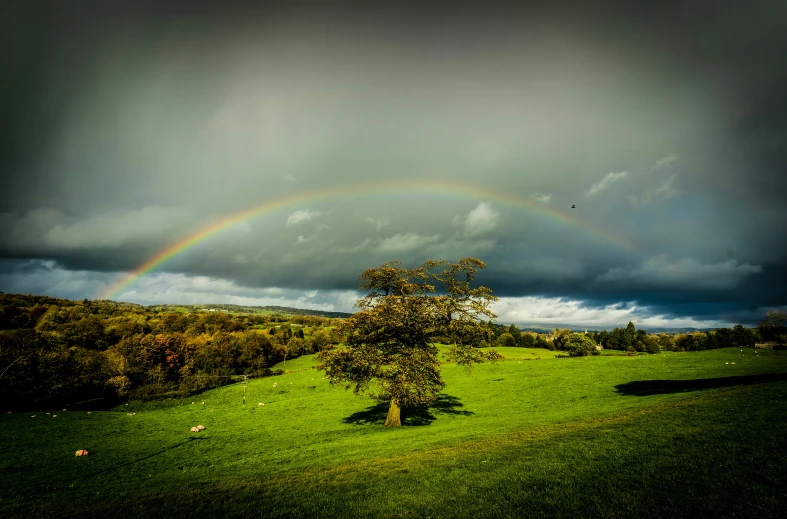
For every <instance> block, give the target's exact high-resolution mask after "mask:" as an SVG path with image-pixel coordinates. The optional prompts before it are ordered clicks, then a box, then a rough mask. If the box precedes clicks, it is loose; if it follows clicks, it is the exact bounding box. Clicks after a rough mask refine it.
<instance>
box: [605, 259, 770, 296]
mask: <svg viewBox="0 0 787 519" xmlns="http://www.w3.org/2000/svg"><path fill="white" fill-rule="evenodd" d="M760 272H762V267H761V266H759V265H749V264H738V262H737V261H735V260H732V259H730V260H727V261H724V262H720V263H714V264H702V263H700V262H699V261H697V260H696V259H693V258H681V259H679V260H677V261H670V259H669V258H668V257H667V256H666V255H660V256H655V257H653V258H649V259H647V260H645V261H643V262H642V263H640V264H639V265H637V266H625V267H613V268H611V269H609V270H608V271H607V272H606V273H604V274H602V275H600V276H598V277H596V281H597V282H600V283H609V284H613V285H614V284H616V283H623V284H625V285H626V286H628V287H630V288H634V287H636V288H646V289H662V290H663V289H673V290H674V289H684V290H685V289H709V290H727V289H730V288H735V287H736V286H738V285H739V284H740V283H741V281H742V280H743V279H745V278H746V277H748V276H751V275H754V274H759V273H760Z"/></svg>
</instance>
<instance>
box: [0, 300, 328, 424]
mask: <svg viewBox="0 0 787 519" xmlns="http://www.w3.org/2000/svg"><path fill="white" fill-rule="evenodd" d="M335 321H336V320H335V319H331V318H327V317H312V316H306V315H300V316H296V317H294V318H293V319H292V320H291V321H287V316H282V315H280V314H273V315H260V314H250V315H246V314H231V313H227V312H221V311H204V312H185V313H184V312H177V311H170V310H162V309H160V308H159V309H150V308H145V307H143V306H140V305H134V304H127V303H114V302H111V301H88V300H84V301H81V302H75V301H67V300H62V299H54V298H50V297H39V296H18V295H8V294H2V293H0V401H2V402H3V403H4V404H5V405H6V407H8V408H10V409H14V408H28V407H41V406H44V405H57V406H60V405H71V404H75V403H79V402H84V401H89V400H94V399H110V400H111V399H113V398H118V397H123V398H147V397H152V396H162V395H186V394H188V393H189V392H193V391H198V390H201V389H205V388H207V387H215V386H218V385H221V384H225V383H228V382H231V381H232V380H233V376H237V375H241V374H246V375H252V376H263V375H267V374H270V370H269V366H272V365H273V364H276V363H278V362H281V361H282V360H284V361H285V362H286V360H287V359H291V358H294V357H298V356H300V355H303V354H306V353H312V352H314V351H317V350H319V349H321V348H325V347H326V346H327V345H328V344H330V343H338V342H340V340H341V338H340V337H338V336H337V335H336V334H335V333H334V332H333V325H334V324H335Z"/></svg>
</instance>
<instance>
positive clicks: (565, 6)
mask: <svg viewBox="0 0 787 519" xmlns="http://www.w3.org/2000/svg"><path fill="white" fill-rule="evenodd" d="M528 5H529V7H527V8H526V9H525V8H522V7H518V8H511V7H506V8H503V7H502V6H501V7H498V6H493V5H491V4H484V6H480V5H478V6H473V7H465V6H461V5H452V6H450V8H449V6H446V5H444V4H438V3H434V4H430V5H426V4H418V5H412V6H407V5H404V4H397V5H384V4H379V5H378V4H373V3H372V4H366V5H365V7H364V8H362V9H359V8H357V7H355V6H350V5H349V4H347V5H344V6H326V5H323V4H319V5H318V4H313V5H307V4H285V3H281V4H278V5H274V4H269V3H267V4H264V5H262V6H260V5H258V4H256V3H242V2H231V3H221V4H217V3H208V2H204V3H193V2H192V3H187V4H186V3H173V2H168V3H162V2H155V3H153V2H150V3H141V4H140V3H134V4H117V3H106V2H79V3H76V4H74V3H68V4H66V3H63V2H16V3H8V4H5V5H4V6H3V8H2V9H3V13H2V14H3V16H1V17H0V18H2V21H0V29H2V30H0V33H2V36H0V37H2V38H3V42H4V48H5V49H7V50H6V52H5V53H3V55H2V57H0V60H2V62H1V63H2V66H3V70H4V71H5V72H7V73H6V74H4V75H5V76H7V77H8V78H11V79H10V80H8V81H3V82H2V85H0V89H1V90H0V99H2V101H0V103H1V104H0V107H1V108H2V114H3V116H4V122H5V123H6V124H5V125H4V128H3V129H2V130H0V157H2V159H0V175H2V182H3V189H2V190H0V204H2V205H0V255H2V256H3V257H5V258H16V259H19V260H25V259H28V258H37V259H39V260H42V261H50V260H51V261H54V262H56V263H46V264H45V265H50V266H52V265H56V267H51V268H56V269H62V270H64V271H71V272H83V273H86V272H93V273H94V274H84V275H81V276H82V277H78V276H77V277H73V278H68V281H67V282H66V281H65V279H66V278H67V276H66V275H65V274H62V275H61V271H60V270H57V276H61V277H58V278H57V281H52V283H58V286H61V287H68V288H67V290H68V292H67V293H69V294H71V293H74V294H77V293H78V292H79V289H78V288H77V287H78V286H79V283H80V282H83V283H85V288H84V289H83V294H84V295H93V293H91V292H90V291H91V290H92V287H95V286H100V285H101V283H107V282H108V281H107V280H108V279H109V278H110V277H111V276H112V275H113V274H114V273H116V272H120V271H128V270H131V269H133V268H134V267H135V266H137V265H139V264H140V263H142V262H144V261H145V260H146V259H148V258H149V257H151V256H152V255H153V254H154V253H156V252H157V251H159V250H161V249H163V248H165V247H167V246H169V245H171V244H173V243H176V242H177V241H179V240H180V239H182V238H183V237H184V236H188V235H189V234H190V233H193V232H194V231H196V230H198V229H200V228H202V227H203V226H205V225H207V224H209V223H211V222H214V221H217V220H218V219H221V218H223V217H226V216H227V215H229V214H231V213H233V212H235V211H237V210H239V209H242V208H248V207H253V206H254V205H257V204H259V203H261V202H263V201H265V200H274V199H276V198H278V197H282V196H288V195H292V194H294V193H298V192H301V191H304V190H308V189H319V188H320V187H335V186H354V185H357V184H358V183H359V182H362V181H367V180H375V179H393V178H400V177H409V178H418V179H426V178H429V179H442V180H444V181H457V182H462V183H463V184H469V185H477V186H483V187H485V188H488V189H492V190H496V191H499V192H502V193H505V194H508V195H512V196H518V197H520V198H522V199H528V200H531V199H532V200H540V201H541V203H544V204H548V205H549V206H550V207H555V208H559V210H561V211H562V210H564V209H563V208H565V210H566V211H568V210H569V209H568V208H569V207H570V206H571V204H577V205H578V208H577V209H576V210H572V211H574V212H572V213H571V214H572V215H573V216H575V217H577V218H578V219H580V220H582V221H583V222H590V223H592V224H594V225H595V226H597V227H599V228H601V229H603V230H604V232H605V233H608V234H614V235H617V236H620V237H622V238H625V239H628V240H629V241H631V242H634V243H636V244H637V247H638V249H637V251H636V252H632V251H628V250H623V249H621V248H618V247H616V246H615V245H613V244H611V243H609V242H605V241H604V239H603V238H601V237H599V236H592V235H588V233H586V232H584V231H582V230H581V229H579V228H578V227H576V228H560V227H558V226H555V225H554V224H552V223H550V222H549V221H547V220H545V219H543V218H538V217H535V216H534V215H533V214H532V213H526V212H522V211H518V210H516V209H513V208H511V207H505V206H503V205H501V204H500V203H499V202H497V201H496V200H487V199H484V198H483V197H479V198H477V199H469V198H468V199H450V198H445V197H441V196H438V195H437V194H436V193H432V194H430V195H428V196H426V197H424V198H418V199H417V200H413V199H411V197H406V196H398V197H390V198H386V197H383V196H378V197H365V198H359V197H355V198H347V199H344V200H333V201H331V200H327V201H322V202H317V201H315V202H305V203H304V204H301V205H297V206H296V205H293V206H292V207H287V208H283V209H282V210H281V211H278V212H275V213H272V214H269V215H265V216H264V217H262V218H260V219H255V220H249V221H247V222H245V223H244V224H243V225H240V226H236V227H233V228H232V229H229V230H228V231H227V232H226V233H222V234H221V235H218V236H216V237H214V238H212V239H210V240H207V241H206V242H205V243H203V244H201V245H199V246H197V247H196V248H194V249H193V250H192V251H190V252H189V253H188V254H183V255H181V256H178V257H176V258H175V259H173V260H172V261H170V262H168V263H166V264H164V265H162V266H161V267H160V271H162V272H166V273H169V274H171V275H172V276H175V275H177V274H180V273H182V274H188V275H194V276H211V277H213V278H216V279H223V280H231V281H233V282H234V285H233V287H235V288H232V290H235V291H236V292H237V293H236V295H235V296H234V297H248V294H247V293H245V292H243V290H246V289H247V288H254V289H262V288H264V287H282V288H285V289H302V290H313V289H320V290H347V289H352V288H354V286H355V284H356V281H357V275H358V273H359V272H360V271H362V270H363V269H365V268H369V267H372V266H375V265H379V264H380V263H382V262H384V261H388V260H390V259H394V258H401V259H405V260H406V261H407V262H408V263H410V264H417V263H418V262H420V261H422V260H425V259H428V258H430V257H446V258H449V259H457V258H459V257H462V256H467V255H472V256H476V257H481V258H483V259H484V260H485V261H486V262H487V263H488V265H489V269H488V271H487V272H484V274H483V276H482V280H483V282H485V283H487V284H488V285H490V286H492V287H493V288H494V289H495V291H496V293H498V294H500V295H503V296H512V297H514V296H524V295H543V296H549V297H564V298H573V299H575V300H577V301H584V302H586V303H587V304H588V305H591V306H592V305H596V306H599V305H607V304H612V303H615V302H620V301H624V302H631V301H635V302H637V303H638V304H640V305H646V306H649V307H650V308H651V310H652V311H653V312H660V313H662V314H665V315H677V316H680V315H694V316H702V317H708V318H710V317H713V312H718V313H719V315H721V314H722V313H723V314H724V315H726V316H738V317H741V318H742V317H744V316H752V315H753V314H754V313H755V312H757V311H759V308H760V307H764V306H778V305H781V304H784V303H785V301H784V296H783V294H782V292H781V289H780V288H779V287H780V286H784V281H785V280H784V279H783V278H784V274H783V272H784V271H785V267H786V266H787V240H784V239H783V236H782V235H783V231H781V227H782V226H783V222H784V221H787V210H786V209H785V204H784V193H785V192H787V175H785V174H784V173H785V172H787V151H785V150H787V123H786V122H785V121H787V100H785V99H787V98H786V97H785V96H784V95H783V92H785V91H787V68H785V67H784V66H783V64H782V63H783V56H784V55H785V51H787V36H785V34H784V33H785V31H783V26H784V21H785V19H787V8H785V4H784V3H783V2H754V3H743V2H659V3H653V5H648V6H645V5H644V4H643V5H638V6H637V7H636V8H634V7H633V6H632V4H631V2H617V1H616V2H593V3H590V2H542V3H529V4H528ZM416 198H417V197H416ZM484 204H486V205H484ZM305 214H312V215H313V216H311V217H309V218H304V217H303V215H305ZM293 215H295V216H293ZM731 250H732V251H734V253H733V254H732V255H730V254H729V252H730V251H731ZM19 265H24V263H20V264H19ZM9 268H10V267H9ZM24 268H25V267H21V266H20V267H18V268H16V269H15V270H13V272H11V273H6V274H7V275H6V277H4V278H3V279H4V280H5V281H4V283H6V284H5V285H4V287H6V288H7V287H8V286H13V287H15V288H19V287H24V286H25V285H24V283H23V282H22V281H20V280H25V279H27V280H31V279H33V278H32V277H30V275H28V274H24V272H23V270H24ZM14 272H16V274H14ZM14 276H16V277H14ZM48 276H49V277H38V278H36V279H37V281H35V284H31V285H30V286H31V287H33V286H34V287H35V288H36V289H37V290H39V289H42V288H41V287H45V286H46V283H47V281H46V279H52V280H54V279H55V278H54V277H53V276H54V274H49V275H48ZM63 276H65V277H63ZM90 276H94V277H93V278H91V279H92V281H90V282H87V281H86V279H87V278H88V277H90ZM164 279H170V280H178V279H180V280H181V282H182V279H181V278H176V277H170V278H161V279H160V280H159V282H160V283H163V282H164V281H162V280H164ZM29 282H30V283H33V282H32V281H29ZM173 282H174V281H173ZM20 283H21V284H20ZM780 283H781V285H780ZM88 285H89V286H90V287H91V288H87V287H88ZM210 286H211V287H213V288H215V287H218V286H220V285H210ZM221 286H223V285H221ZM6 288H3V287H0V289H6ZM213 288H212V289H213ZM149 289H150V290H160V287H159V286H158V285H155V286H154V285H150V286H149ZM64 290H65V289H64ZM140 290H141V289H140ZM228 290H230V289H229V288H228ZM64 293H65V292H64ZM156 293H157V294H158V293H159V292H156ZM196 293H198V292H194V294H196ZM233 293H235V292H233ZM151 294H152V292H151ZM184 294H185V292H184ZM190 294H191V293H190ZM137 295H138V296H139V297H140V298H143V297H145V296H144V294H142V293H141V292H140V293H138V294H137ZM149 297H151V298H153V296H152V295H151V296H149ZM155 297H159V296H155ZM160 297H164V296H163V295H162V296H160ZM188 297H192V295H188ZM193 297H197V296H196V295H194V296H193ZM150 300H153V299H150ZM312 300H314V301H316V300H315V299H312ZM320 304H323V303H320ZM324 304H328V303H324ZM561 311H562V310H561ZM558 314H559V312H558ZM558 314H556V316H555V319H557V318H558ZM512 315H513V314H512ZM561 315H562V314H561ZM749 322H751V321H749Z"/></svg>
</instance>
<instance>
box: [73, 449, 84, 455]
mask: <svg viewBox="0 0 787 519" xmlns="http://www.w3.org/2000/svg"><path fill="white" fill-rule="evenodd" d="M76 455H77V456H87V451H86V450H85V449H82V450H78V451H77V454H76Z"/></svg>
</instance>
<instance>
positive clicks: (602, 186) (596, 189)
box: [585, 171, 628, 198]
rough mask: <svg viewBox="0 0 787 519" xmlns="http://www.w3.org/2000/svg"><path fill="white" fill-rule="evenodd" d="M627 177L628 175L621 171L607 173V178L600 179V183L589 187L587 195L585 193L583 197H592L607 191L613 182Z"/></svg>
mask: <svg viewBox="0 0 787 519" xmlns="http://www.w3.org/2000/svg"><path fill="white" fill-rule="evenodd" d="M627 175H628V173H627V172H625V171H621V172H620V173H607V176H605V177H604V178H602V179H601V181H600V182H597V183H595V184H593V185H592V186H590V189H588V191H587V193H585V196H586V197H588V198H590V197H592V196H596V195H597V194H599V193H601V192H602V191H605V190H606V189H608V188H609V186H611V185H612V184H614V183H615V182H618V181H620V180H623V179H624V178H626V176H627Z"/></svg>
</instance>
